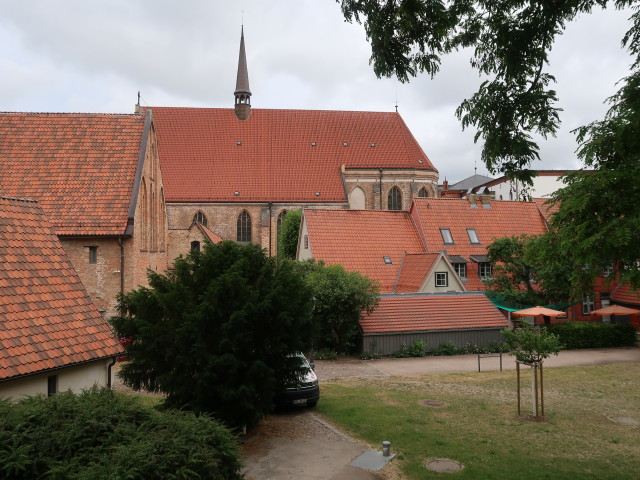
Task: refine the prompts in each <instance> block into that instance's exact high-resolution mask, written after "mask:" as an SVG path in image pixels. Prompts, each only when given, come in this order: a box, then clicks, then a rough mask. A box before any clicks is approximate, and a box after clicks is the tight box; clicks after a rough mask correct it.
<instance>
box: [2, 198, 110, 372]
mask: <svg viewBox="0 0 640 480" xmlns="http://www.w3.org/2000/svg"><path fill="white" fill-rule="evenodd" d="M0 258H2V261H1V262H0V380H7V379H10V378H13V377H17V376H21V375H28V374H32V373H37V372H41V371H44V370H49V369H53V368H59V367H64V366H69V365H73V364H76V363H82V362H87V361H91V360H98V359H100V358H106V357H112V356H115V355H118V354H119V353H121V352H122V347H121V346H120V343H119V342H118V341H117V339H116V338H115V337H114V335H113V333H112V332H111V330H110V328H109V325H108V324H107V322H106V321H105V320H104V319H103V318H102V316H101V315H100V313H98V311H97V310H96V307H95V306H94V305H93V303H92V302H91V299H90V298H89V295H88V294H87V292H86V290H85V289H84V287H83V285H82V283H80V278H79V277H78V275H77V273H76V271H75V270H74V268H73V266H72V265H71V262H70V261H69V259H68V258H67V256H66V255H65V253H64V251H63V250H62V246H61V245H60V242H59V241H58V238H57V236H56V235H55V233H54V232H53V230H52V229H51V226H50V224H49V222H48V221H47V219H46V217H45V215H44V212H43V211H42V209H41V208H40V207H39V206H38V204H37V203H36V202H34V201H28V200H19V199H12V198H6V197H0Z"/></svg>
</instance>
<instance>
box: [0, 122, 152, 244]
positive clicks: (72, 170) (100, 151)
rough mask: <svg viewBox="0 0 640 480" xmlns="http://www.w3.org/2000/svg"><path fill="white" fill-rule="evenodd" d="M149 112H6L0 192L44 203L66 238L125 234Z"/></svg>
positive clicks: (0, 136) (0, 137)
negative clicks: (145, 122)
mask: <svg viewBox="0 0 640 480" xmlns="http://www.w3.org/2000/svg"><path fill="white" fill-rule="evenodd" d="M143 129H144V117H143V116H141V115H105V114H66V113H0V164H1V165H2V171H0V194H1V195H7V196H13V197H21V198H32V199H36V200H38V201H39V203H40V206H41V207H42V208H43V209H44V211H45V212H46V213H47V216H48V217H49V220H50V221H51V224H52V225H53V226H54V228H55V230H56V233H57V234H58V235H119V234H122V233H124V231H125V228H126V225H127V216H128V210H129V203H130V199H131V193H132V189H133V182H134V176H135V171H136V167H137V163H138V155H139V152H140V140H141V138H142V133H143Z"/></svg>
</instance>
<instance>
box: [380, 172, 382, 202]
mask: <svg viewBox="0 0 640 480" xmlns="http://www.w3.org/2000/svg"><path fill="white" fill-rule="evenodd" d="M380 210H382V169H380Z"/></svg>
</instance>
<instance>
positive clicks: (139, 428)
mask: <svg viewBox="0 0 640 480" xmlns="http://www.w3.org/2000/svg"><path fill="white" fill-rule="evenodd" d="M239 470H240V462H239V460H238V447H237V444H236V441H235V439H234V437H233V436H232V435H231V433H230V432H229V431H228V430H227V429H226V428H224V427H223V426H221V425H220V424H218V423H217V422H216V421H214V420H213V419H211V418H209V417H207V416H205V415H202V416H199V417H198V416H195V415H194V414H192V413H187V412H180V411H167V412H159V411H156V410H154V409H151V408H149V407H144V406H143V405H142V404H141V403H140V402H139V400H138V399H136V398H134V397H128V396H125V395H119V394H115V393H113V392H112V391H110V390H107V389H97V388H93V389H91V390H88V391H86V392H83V393H82V394H80V395H74V394H72V393H70V392H66V393H60V394H58V395H55V396H53V397H43V396H35V397H28V398H26V399H24V400H21V401H19V402H17V403H11V402H9V401H8V400H0V478H11V479H15V480H22V479H25V480H26V479H33V478H60V479H62V478H63V479H69V480H81V479H82V480H84V479H92V480H103V479H104V480H107V479H113V478H128V479H145V480H147V479H148V480H155V479H158V480H160V479H178V478H180V479H192V478H193V479H195V478H198V479H209V480H235V479H240V478H242V476H241V475H240V472H239Z"/></svg>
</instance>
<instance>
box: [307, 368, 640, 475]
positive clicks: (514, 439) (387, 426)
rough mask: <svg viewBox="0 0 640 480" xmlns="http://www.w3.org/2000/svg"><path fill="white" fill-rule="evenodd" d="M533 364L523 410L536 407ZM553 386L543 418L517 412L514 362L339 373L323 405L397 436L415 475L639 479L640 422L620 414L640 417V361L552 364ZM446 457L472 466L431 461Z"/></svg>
mask: <svg viewBox="0 0 640 480" xmlns="http://www.w3.org/2000/svg"><path fill="white" fill-rule="evenodd" d="M528 370H529V369H528V368H525V370H523V371H522V373H523V376H522V380H523V383H522V394H523V399H522V402H523V403H522V405H523V412H530V411H531V400H530V398H531V395H530V390H529V379H530V377H529V375H528V373H529V372H528ZM544 388H545V414H546V416H547V421H546V422H543V423H537V422H532V421H527V420H522V419H519V418H517V417H516V413H517V400H516V373H515V371H513V370H511V371H505V372H482V373H464V374H450V375H424V376H417V377H377V378H373V379H343V380H336V381H333V382H331V383H323V385H322V398H321V400H320V403H319V404H318V406H317V411H318V412H319V413H321V414H323V415H324V416H326V417H327V418H328V419H329V420H330V421H332V422H333V423H335V424H336V425H338V426H340V427H341V428H343V429H344V430H345V431H346V432H348V433H349V434H351V435H352V436H354V437H356V438H359V439H361V440H363V441H365V442H368V443H369V444H371V445H374V446H375V447H374V448H376V449H380V442H381V441H383V440H389V441H391V443H392V450H393V452H394V453H397V454H398V456H397V457H396V459H394V460H393V462H397V463H398V466H399V468H400V470H401V471H402V472H403V474H404V475H405V476H406V478H408V479H432V478H438V479H440V478H452V479H453V478H455V479H474V480H480V479H487V480H489V479H490V480H495V479H536V480H540V479H553V480H560V479H571V480H575V479H580V480H585V479H598V480H602V479H632V478H639V477H638V475H639V473H638V472H639V471H640V470H639V468H640V467H639V466H640V426H637V425H624V424H620V423H615V422H614V421H612V419H613V418H617V417H632V418H634V419H636V420H640V364H620V365H606V366H594V367H567V368H547V369H545V370H544ZM424 400H438V401H441V402H445V404H446V405H444V406H440V407H433V406H427V405H425V404H424V403H423V401H424ZM437 458H447V459H451V460H455V461H457V462H459V463H462V464H463V465H464V468H463V470H461V471H459V472H457V473H436V472H432V471H429V470H427V469H425V468H424V465H425V463H426V461H428V460H429V459H437Z"/></svg>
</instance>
